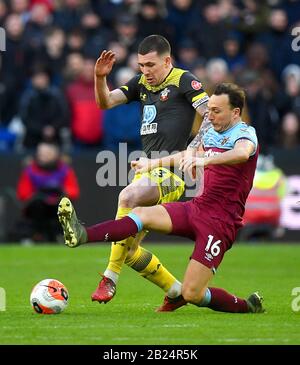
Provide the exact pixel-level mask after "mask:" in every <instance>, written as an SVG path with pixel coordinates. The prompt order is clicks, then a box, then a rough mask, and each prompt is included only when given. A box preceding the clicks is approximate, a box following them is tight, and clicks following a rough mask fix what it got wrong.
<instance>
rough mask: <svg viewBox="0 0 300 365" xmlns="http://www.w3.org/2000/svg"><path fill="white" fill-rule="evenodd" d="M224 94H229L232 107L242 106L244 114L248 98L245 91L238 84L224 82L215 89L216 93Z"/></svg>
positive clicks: (241, 109)
mask: <svg viewBox="0 0 300 365" xmlns="http://www.w3.org/2000/svg"><path fill="white" fill-rule="evenodd" d="M222 94H225V95H228V98H229V103H230V105H231V107H232V108H240V111H241V114H242V111H243V108H244V105H245V100H246V95H245V91H244V90H243V89H242V88H240V87H239V86H238V85H236V84H233V83H230V82H227V83H225V82H224V83H222V84H219V85H218V86H217V87H216V89H215V91H214V95H222Z"/></svg>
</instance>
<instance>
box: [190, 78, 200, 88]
mask: <svg viewBox="0 0 300 365" xmlns="http://www.w3.org/2000/svg"><path fill="white" fill-rule="evenodd" d="M191 86H192V88H193V89H194V90H200V89H201V87H202V84H201V82H199V81H197V80H193V81H192V82H191Z"/></svg>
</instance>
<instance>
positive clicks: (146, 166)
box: [131, 157, 151, 174]
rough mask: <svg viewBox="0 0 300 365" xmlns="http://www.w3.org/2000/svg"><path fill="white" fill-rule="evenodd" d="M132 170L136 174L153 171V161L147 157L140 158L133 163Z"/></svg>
mask: <svg viewBox="0 0 300 365" xmlns="http://www.w3.org/2000/svg"><path fill="white" fill-rule="evenodd" d="M131 168H132V169H133V170H134V171H135V173H136V174H143V173H144V172H148V171H150V170H151V160H150V159H149V158H146V157H140V158H139V159H138V160H135V161H131Z"/></svg>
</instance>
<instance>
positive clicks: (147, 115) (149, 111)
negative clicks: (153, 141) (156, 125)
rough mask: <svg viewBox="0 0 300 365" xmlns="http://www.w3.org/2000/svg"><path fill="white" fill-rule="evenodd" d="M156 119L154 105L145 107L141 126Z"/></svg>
mask: <svg viewBox="0 0 300 365" xmlns="http://www.w3.org/2000/svg"><path fill="white" fill-rule="evenodd" d="M155 117H156V108H155V105H145V106H144V109H143V120H142V123H143V124H150V123H152V122H153V121H154V119H155Z"/></svg>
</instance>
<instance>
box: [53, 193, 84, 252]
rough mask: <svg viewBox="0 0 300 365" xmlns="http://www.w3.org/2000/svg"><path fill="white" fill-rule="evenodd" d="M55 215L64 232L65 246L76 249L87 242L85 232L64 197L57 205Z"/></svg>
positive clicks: (68, 200) (68, 201) (70, 204)
mask: <svg viewBox="0 0 300 365" xmlns="http://www.w3.org/2000/svg"><path fill="white" fill-rule="evenodd" d="M57 215H58V219H59V222H60V224H61V226H62V229H63V232H64V239H65V244H66V245H67V246H69V247H72V248H73V247H77V246H79V245H81V244H83V243H86V242H87V232H86V230H85V228H84V227H83V225H82V224H81V223H80V222H79V220H78V219H77V216H76V212H75V209H74V207H73V205H72V203H71V201H70V199H68V198H66V197H64V198H62V199H61V201H60V202H59V204H58V210H57Z"/></svg>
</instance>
